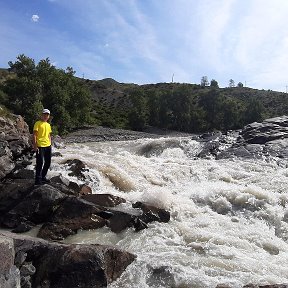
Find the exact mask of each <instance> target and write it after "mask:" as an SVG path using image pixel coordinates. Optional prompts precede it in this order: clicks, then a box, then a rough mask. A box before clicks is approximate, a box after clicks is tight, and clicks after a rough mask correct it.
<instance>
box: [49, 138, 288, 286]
mask: <svg viewBox="0 0 288 288" xmlns="http://www.w3.org/2000/svg"><path fill="white" fill-rule="evenodd" d="M201 145H202V144H201V143H199V142H197V141H195V140H191V138H189V137H176V138H159V139H139V140H134V141H117V142H116V141H115V142H91V143H84V144H68V145H67V146H66V148H62V149H57V151H58V152H60V153H61V154H62V155H63V157H55V158H53V164H52V171H50V176H53V175H57V174H59V173H61V174H62V175H63V176H66V177H68V178H69V179H71V180H73V181H76V182H77V181H79V180H77V179H76V178H73V177H70V176H68V173H69V171H66V170H65V169H64V167H65V166H63V165H61V163H63V162H65V161H66V160H67V159H75V158H77V159H80V160H82V161H83V162H84V163H86V165H87V167H88V168H89V171H87V172H85V175H86V180H85V181H86V183H87V184H89V185H90V187H92V189H93V193H110V194H113V195H117V196H120V197H122V198H125V199H126V200H127V203H125V204H121V205H122V207H123V209H124V208H125V209H132V208H131V203H134V202H136V201H143V202H146V203H149V204H153V205H156V206H158V207H161V208H165V209H167V210H168V211H169V212H170V213H171V220H170V222H169V223H157V222H154V223H150V224H149V227H148V229H145V230H142V231H140V232H134V231H133V229H132V228H131V229H128V230H125V231H124V232H122V233H119V234H115V233H113V232H111V231H110V230H109V228H107V227H105V228H101V229H98V230H93V231H82V232H78V233H77V234H76V235H75V236H72V237H69V238H67V240H65V241H66V243H99V244H109V245H115V246H117V247H119V248H122V249H124V250H127V251H129V252H132V253H134V254H136V255H137V260H136V261H135V262H134V263H132V264H131V265H130V266H128V268H127V269H126V271H125V272H124V273H123V274H122V276H121V277H120V278H119V279H118V280H117V281H116V282H114V283H112V284H110V286H109V288H116V287H121V288H125V287H127V288H130V287H133V288H134V287H139V288H144V287H155V288H156V287H157V288H159V287H178V288H184V287H187V288H188V287H189V288H191V287H195V288H196V287H197V288H198V287H199V288H200V287H201V288H203V287H209V288H210V287H216V286H217V285H218V284H227V285H230V286H231V287H243V285H246V284H248V283H254V284H275V283H287V282H288V280H287V279H288V265H287V263H288V208H287V206H288V169H287V165H286V166H285V165H279V163H278V162H277V161H276V160H275V159H273V158H272V157H270V158H269V159H268V158H267V159H266V158H265V159H264V158H263V159H258V160H255V159H245V160H243V159H242V160H241V159H236V158H231V159H222V160H215V159H213V158H210V159H199V158H197V157H196V155H197V154H198V153H199V151H201ZM283 161H284V162H285V160H283ZM122 207H121V206H120V208H122Z"/></svg>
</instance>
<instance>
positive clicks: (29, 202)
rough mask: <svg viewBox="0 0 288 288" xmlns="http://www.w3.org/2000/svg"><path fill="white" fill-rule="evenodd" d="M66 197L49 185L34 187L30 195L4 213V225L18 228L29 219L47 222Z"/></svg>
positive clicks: (30, 220) (38, 222)
mask: <svg viewBox="0 0 288 288" xmlns="http://www.w3.org/2000/svg"><path fill="white" fill-rule="evenodd" d="M66 197H67V195H65V194H64V193H62V192H60V191H59V190H57V189H55V188H54V187H52V186H49V185H43V186H39V187H34V188H33V189H32V191H31V192H30V193H29V195H27V196H26V197H25V198H24V199H23V200H22V201H21V202H20V203H18V204H17V205H16V206H14V207H13V208H12V209H11V210H9V212H7V213H6V214H5V215H3V217H2V225H5V226H6V227H9V228H16V227H17V226H19V225H22V224H23V223H26V222H27V221H29V222H32V223H34V224H40V223H43V222H46V221H47V220H48V219H49V218H50V216H51V215H52V213H53V212H54V210H55V208H56V207H57V205H58V204H59V203H60V202H61V201H63V200H64V199H65V198H66ZM16 231H17V229H16Z"/></svg>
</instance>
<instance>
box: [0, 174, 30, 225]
mask: <svg viewBox="0 0 288 288" xmlns="http://www.w3.org/2000/svg"><path fill="white" fill-rule="evenodd" d="M33 188H34V180H30V181H29V180H23V179H13V180H6V181H4V182H2V183H0V222H1V217H2V216H3V215H4V214H5V213H7V212H8V211H9V210H11V209H12V208H13V207H15V206H16V205H17V204H18V203H20V202H21V201H22V200H23V199H24V198H25V197H26V196H27V195H28V194H29V193H30V192H31V191H32V190H33Z"/></svg>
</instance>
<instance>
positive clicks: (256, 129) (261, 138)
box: [241, 116, 288, 144]
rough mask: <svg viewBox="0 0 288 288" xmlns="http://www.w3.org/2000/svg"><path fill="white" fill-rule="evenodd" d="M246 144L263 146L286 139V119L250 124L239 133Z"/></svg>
mask: <svg viewBox="0 0 288 288" xmlns="http://www.w3.org/2000/svg"><path fill="white" fill-rule="evenodd" d="M241 136H242V137H243V139H244V141H245V142H246V143H250V144H265V143H267V142H269V141H273V140H276V139H283V138H288V117H287V116H281V117H275V118H270V119H266V120H264V121H263V122H262V123H257V122H254V123H251V124H249V125H247V126H245V127H244V129H243V131H242V132H241Z"/></svg>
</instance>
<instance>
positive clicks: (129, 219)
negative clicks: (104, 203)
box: [107, 211, 135, 233]
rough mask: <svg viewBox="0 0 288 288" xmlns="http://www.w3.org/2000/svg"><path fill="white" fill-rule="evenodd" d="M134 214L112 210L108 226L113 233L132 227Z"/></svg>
mask: <svg viewBox="0 0 288 288" xmlns="http://www.w3.org/2000/svg"><path fill="white" fill-rule="evenodd" d="M134 219H135V215H132V214H128V213H125V212H121V211H113V216H112V217H110V218H109V220H108V225H107V226H108V227H109V228H110V229H111V231H112V232H114V233H120V232H121V231H123V230H125V229H127V228H129V227H133V224H134Z"/></svg>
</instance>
